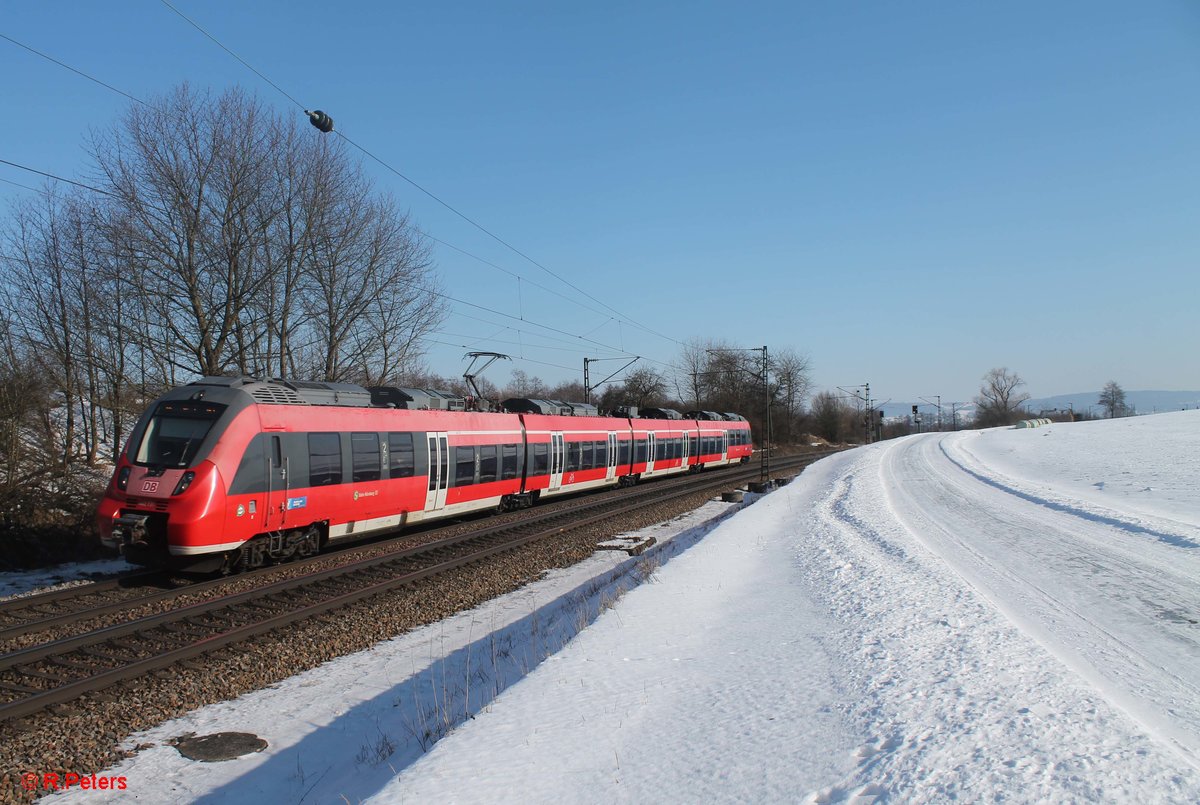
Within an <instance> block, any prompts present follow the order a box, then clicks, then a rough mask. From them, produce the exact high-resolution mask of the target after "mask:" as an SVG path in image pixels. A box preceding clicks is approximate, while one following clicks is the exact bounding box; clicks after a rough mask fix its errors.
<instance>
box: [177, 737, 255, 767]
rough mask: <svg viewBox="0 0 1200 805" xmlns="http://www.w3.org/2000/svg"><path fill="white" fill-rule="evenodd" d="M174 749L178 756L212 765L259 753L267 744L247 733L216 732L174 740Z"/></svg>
mask: <svg viewBox="0 0 1200 805" xmlns="http://www.w3.org/2000/svg"><path fill="white" fill-rule="evenodd" d="M172 743H174V745H175V748H176V749H178V750H179V754H181V755H183V756H184V757H186V758H190V759H191V760H202V761H204V762H205V763H212V762H213V761H217V760H233V759H234V758H235V757H241V756H242V755H248V754H250V753H251V752H261V751H262V750H264V749H266V748H267V742H266V741H264V740H263V739H262V738H259V737H258V736H257V735H252V734H250V733H249V732H216V733H213V734H212V735H184V736H181V737H179V738H176V739H175V740H174V741H173V742H172Z"/></svg>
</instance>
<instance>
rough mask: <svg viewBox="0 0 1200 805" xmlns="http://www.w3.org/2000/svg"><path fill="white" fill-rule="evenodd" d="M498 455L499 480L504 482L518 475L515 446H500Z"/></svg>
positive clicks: (518, 464) (518, 465) (518, 466)
mask: <svg viewBox="0 0 1200 805" xmlns="http://www.w3.org/2000/svg"><path fill="white" fill-rule="evenodd" d="M500 453H501V455H500V478H501V479H502V480H505V481H508V480H511V479H513V478H516V477H517V476H518V475H519V474H520V471H519V468H520V463H519V462H518V460H517V446H516V445H515V444H506V445H501V447H500Z"/></svg>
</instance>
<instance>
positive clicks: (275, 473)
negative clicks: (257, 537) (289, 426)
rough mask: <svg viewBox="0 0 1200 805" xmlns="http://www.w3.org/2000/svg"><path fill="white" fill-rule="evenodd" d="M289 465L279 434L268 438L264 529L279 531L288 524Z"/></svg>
mask: <svg viewBox="0 0 1200 805" xmlns="http://www.w3.org/2000/svg"><path fill="white" fill-rule="evenodd" d="M287 471H288V467H287V459H286V458H284V457H283V445H282V443H281V439H280V438H279V434H277V433H273V434H271V436H270V437H269V439H268V440H267V500H266V504H267V505H266V506H265V511H264V512H263V530H264V531H279V530H280V529H282V528H283V527H284V526H285V525H286V524H287V510H288V508H287V500H288V472H287Z"/></svg>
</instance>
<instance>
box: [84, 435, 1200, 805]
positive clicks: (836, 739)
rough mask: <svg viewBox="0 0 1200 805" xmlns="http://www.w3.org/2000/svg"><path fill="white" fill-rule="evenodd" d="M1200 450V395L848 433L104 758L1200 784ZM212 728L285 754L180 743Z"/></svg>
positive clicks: (614, 779) (199, 790)
mask: <svg viewBox="0 0 1200 805" xmlns="http://www.w3.org/2000/svg"><path fill="white" fill-rule="evenodd" d="M1197 456H1200V412H1183V413H1176V414H1162V415H1157V416H1153V417H1140V418H1137V419H1130V420H1116V421H1113V422H1098V423H1073V424H1056V425H1051V426H1049V427H1046V428H1041V429H1030V430H1019V431H1018V430H989V431H971V432H959V433H944V434H936V433H934V434H924V435H920V436H914V437H908V438H905V439H899V440H894V441H890V442H883V443H880V444H876V445H872V446H870V447H866V448H861V449H858V450H854V451H849V452H847V453H843V454H839V455H837V456H834V457H832V458H829V459H826V460H825V461H822V462H820V463H819V464H817V465H815V466H814V467H812V468H810V469H809V470H808V471H806V472H805V473H804V475H803V476H801V477H800V478H799V479H797V480H796V481H795V482H793V483H792V484H790V485H789V486H787V487H784V488H782V489H780V490H778V491H776V492H774V493H772V494H770V495H768V496H766V497H764V498H762V499H761V500H758V501H757V502H755V503H754V504H753V505H748V506H746V507H744V508H740V510H738V509H739V507H723V506H722V505H721V504H715V503H714V504H710V505H709V507H707V509H705V510H702V511H701V512H698V513H697V514H696V515H694V516H693V518H692V519H691V520H690V521H687V522H682V523H678V524H675V525H673V526H671V527H669V528H668V527H662V528H659V529H657V530H655V531H654V533H656V534H657V535H658V536H659V537H660V538H661V537H663V536H665V535H666V534H667V533H668V532H669V531H673V532H678V536H676V537H675V539H674V540H670V541H667V542H666V544H664V545H661V547H659V548H658V549H657V550H656V551H652V552H651V553H650V554H649V555H648V556H647V557H643V558H640V559H629V558H623V557H622V556H621V555H613V554H601V555H599V556H597V557H595V558H593V559H592V560H590V561H589V562H588V563H585V564H584V565H582V566H580V567H577V568H574V569H572V570H569V571H562V572H555V573H551V574H548V576H547V578H545V579H544V580H542V581H540V582H538V583H537V584H535V585H532V586H530V587H529V588H526V589H525V590H522V591H518V592H517V593H514V594H512V595H509V596H505V597H504V598H502V599H500V600H498V601H497V602H494V603H492V604H489V605H487V606H484V607H481V608H479V609H478V610H475V611H473V612H470V613H464V614H462V615H459V616H457V617H455V618H452V619H449V620H447V621H444V622H442V623H439V624H435V625H433V626H431V627H428V628H425V629H422V630H418V631H416V632H414V633H412V634H410V635H406V636H403V637H400V638H397V639H395V640H391V641H387V642H386V643H383V644H380V645H379V646H377V647H376V648H374V649H372V650H370V651H367V652H362V653H360V654H358V655H354V656H352V657H348V658H343V659H341V660H337V661H335V662H332V663H329V664H327V665H325V666H323V667H321V668H318V669H315V670H314V671H311V672H308V673H305V674H301V675H300V676H298V677H296V678H294V679H292V680H288V681H287V682H284V683H282V684H280V685H277V686H275V687H274V688H271V689H268V690H265V691H259V692H257V693H253V694H250V695H247V696H244V697H242V698H240V699H238V700H236V701H234V702H229V703H224V704H220V705H215V706H212V707H208V708H204V709H202V710H200V711H197V712H195V713H192V714H190V715H188V716H187V717H185V718H182V719H179V720H178V721H175V722H172V723H169V724H166V725H163V726H161V727H158V728H156V729H154V730H150V731H148V732H147V733H143V734H142V735H139V736H135V737H134V738H133V739H131V742H130V743H131V745H133V744H136V743H154V744H155V746H154V747H152V748H149V749H145V750H142V751H140V752H139V753H138V754H137V755H136V756H135V757H133V758H131V759H130V760H128V761H126V762H125V763H123V764H122V765H121V766H119V767H117V768H116V769H114V770H113V771H111V772H110V773H111V774H123V775H126V776H127V778H128V789H127V790H126V791H125V792H122V796H128V795H130V794H132V795H135V796H137V797H139V798H141V799H144V800H146V801H171V800H178V799H180V798H194V799H199V800H200V801H206V802H256V801H261V800H263V799H264V798H266V799H268V800H269V801H282V800H290V801H306V802H329V801H339V802H340V801H348V802H357V801H360V800H364V799H372V800H373V801H378V802H392V801H406V802H408V801H430V800H435V799H436V800H445V801H453V802H482V801H486V802H497V801H499V802H529V801H532V802H548V801H570V802H576V801H579V802H612V801H617V802H640V801H648V800H654V801H671V802H694V801H700V800H715V801H793V802H794V801H809V802H845V801H854V802H868V801H881V800H887V799H891V800H894V801H904V802H909V801H912V802H941V801H945V800H949V799H966V800H970V801H976V800H983V799H989V800H990V799H997V800H1000V799H1003V800H1015V801H1022V802H1024V801H1046V800H1049V801H1097V800H1099V801H1138V802H1179V801H1197V800H1200V674H1198V673H1197V672H1196V670H1197V668H1200V624H1198V621H1200V585H1197V583H1196V580H1197V579H1198V578H1200V495H1197V494H1196V493H1195V492H1194V491H1193V490H1194V479H1195V477H1196V472H1195V470H1196V461H1197V458H1196V457H1197ZM1100 484H1102V486H1101V485H1100ZM1189 487H1191V488H1189ZM734 511H736V513H732V516H723V515H725V514H728V513H731V512H734ZM713 517H717V518H719V522H712V523H709V524H703V523H704V521H705V520H708V519H710V518H713ZM722 518H723V519H722ZM639 580H641V581H643V583H641V584H640V585H639V586H637V587H636V588H634V589H632V590H631V591H629V592H627V593H625V594H624V595H623V596H621V592H622V590H623V589H624V588H625V587H626V586H628V585H631V584H633V583H634V582H636V581H639ZM221 730H247V731H251V732H255V733H257V734H258V735H261V736H262V737H264V738H266V739H267V740H268V741H269V742H270V746H269V747H268V749H266V750H265V751H264V752H262V753H260V754H256V755H250V756H246V757H243V758H239V759H237V760H233V761H226V762H221V763H209V764H199V763H193V762H191V761H187V760H184V759H183V758H182V757H181V756H180V755H179V754H178V753H177V752H176V751H175V750H174V749H173V748H172V747H170V746H168V745H166V743H165V742H166V741H168V740H169V739H170V738H172V737H174V736H179V735H181V734H184V733H187V732H196V733H201V734H203V733H211V732H217V731H221ZM441 736H444V737H441ZM439 737H440V740H437V739H438V738H439ZM75 795H76V796H87V797H88V799H89V800H90V799H94V798H97V797H98V796H99V797H102V796H104V793H103V792H82V791H77V792H75ZM114 798H115V797H114Z"/></svg>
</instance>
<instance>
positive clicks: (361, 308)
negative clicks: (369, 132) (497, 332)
mask: <svg viewBox="0 0 1200 805" xmlns="http://www.w3.org/2000/svg"><path fill="white" fill-rule="evenodd" d="M88 150H89V154H90V163H91V164H90V166H89V167H88V168H87V169H86V170H85V172H84V179H83V180H82V181H81V183H80V184H79V185H77V186H74V187H72V188H71V189H69V190H65V191H64V190H61V189H60V187H61V186H56V185H47V187H46V188H45V190H44V192H42V193H40V194H38V195H31V196H29V197H27V198H25V199H23V200H20V201H18V202H16V203H15V204H14V205H13V206H12V207H11V208H10V209H9V210H8V211H7V214H6V215H5V217H4V218H3V219H2V220H0V354H2V356H3V361H4V365H3V371H2V372H0V414H2V415H3V417H2V420H0V513H2V514H0V517H2V518H12V517H22V518H23V521H24V522H28V518H27V517H24V516H22V515H19V514H17V513H18V512H19V511H20V510H21V509H22V508H23V507H25V508H28V506H27V505H26V504H25V503H24V502H23V501H27V500H29V499H32V498H35V497H36V498H39V499H40V500H42V501H47V500H58V499H59V498H64V497H65V496H66V495H67V494H68V493H73V491H74V490H73V489H72V483H71V479H72V478H74V477H75V476H76V475H79V474H84V475H86V474H87V472H88V470H89V468H92V467H96V466H97V465H99V464H101V463H102V462H103V461H104V460H106V459H109V458H111V456H112V455H113V454H114V453H115V451H116V450H117V449H119V447H120V445H121V443H122V441H123V440H124V438H125V437H126V435H127V433H128V431H129V428H130V426H131V424H132V420H133V418H134V417H136V416H137V415H138V414H139V413H140V411H141V409H142V408H144V406H145V402H146V400H147V399H150V398H153V397H154V396H156V395H157V394H158V393H159V392H160V391H161V390H162V389H164V388H165V387H168V386H171V385H174V384H177V383H180V382H187V381H188V380H191V379H193V378H195V377H197V376H202V375H210V374H237V373H241V374H250V375H258V376H287V377H302V378H312V379H324V380H331V381H352V382H360V383H365V384H377V383H387V382H393V381H395V380H397V379H398V378H400V377H401V376H403V375H405V374H406V373H410V372H412V371H413V370H414V369H416V368H419V366H420V363H421V354H420V353H419V352H418V350H419V345H420V344H421V337H422V336H424V335H426V334H428V333H429V332H430V331H432V330H433V329H435V328H436V327H437V326H438V325H439V324H440V322H441V321H442V320H443V318H444V316H445V304H444V303H443V302H442V300H443V298H444V297H443V296H442V295H441V294H440V293H439V288H438V284H437V279H436V276H435V274H434V271H433V268H432V265H431V261H430V250H429V246H428V244H427V242H426V241H425V239H424V238H423V237H422V236H421V235H420V233H419V232H418V231H417V230H416V229H415V228H414V227H413V226H412V224H411V223H410V222H409V220H408V217H407V216H406V215H405V214H404V213H403V212H402V211H401V210H399V209H398V208H397V206H396V204H395V202H394V201H393V200H392V199H390V198H389V197H387V196H385V195H383V194H381V193H379V192H377V191H376V190H375V189H374V187H373V186H372V184H371V182H370V181H369V180H368V179H367V178H366V176H365V174H364V172H363V171H362V169H361V166H360V165H359V164H358V163H357V162H355V161H354V160H352V159H351V157H350V154H349V153H348V151H347V148H346V145H345V141H344V140H342V139H340V138H338V137H337V136H336V135H328V134H322V133H320V132H318V131H316V130H315V129H312V128H310V127H308V126H307V125H298V124H297V123H296V122H295V119H294V118H286V119H285V118H284V117H282V116H281V115H279V114H278V113H276V112H274V111H273V110H272V109H270V108H269V107H267V106H265V105H263V104H262V103H260V102H259V101H257V100H256V99H254V98H253V97H251V96H249V95H247V94H246V93H244V92H243V91H241V90H238V89H231V90H227V91H225V92H223V93H220V94H215V93H210V92H196V91H194V90H192V89H191V88H189V87H187V86H182V87H180V88H178V89H176V90H175V91H173V92H172V93H170V94H169V95H168V96H166V97H164V98H161V99H158V100H156V101H154V102H153V103H150V104H142V103H135V104H133V105H131V106H130V107H129V109H128V110H127V111H126V112H125V114H124V116H123V117H122V118H121V119H120V120H119V121H118V122H117V123H116V124H115V125H113V126H112V127H111V128H110V129H108V130H105V131H100V132H96V133H93V134H92V136H91V138H90V141H89V149H88ZM92 475H93V479H92V485H93V486H94V485H95V478H94V476H95V475H96V473H95V472H93V473H92ZM39 479H44V480H42V481H39ZM54 505H55V504H51V505H49V506H45V505H43V508H46V509H47V510H49V509H53V508H54ZM63 505H64V506H65V504H63Z"/></svg>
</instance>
